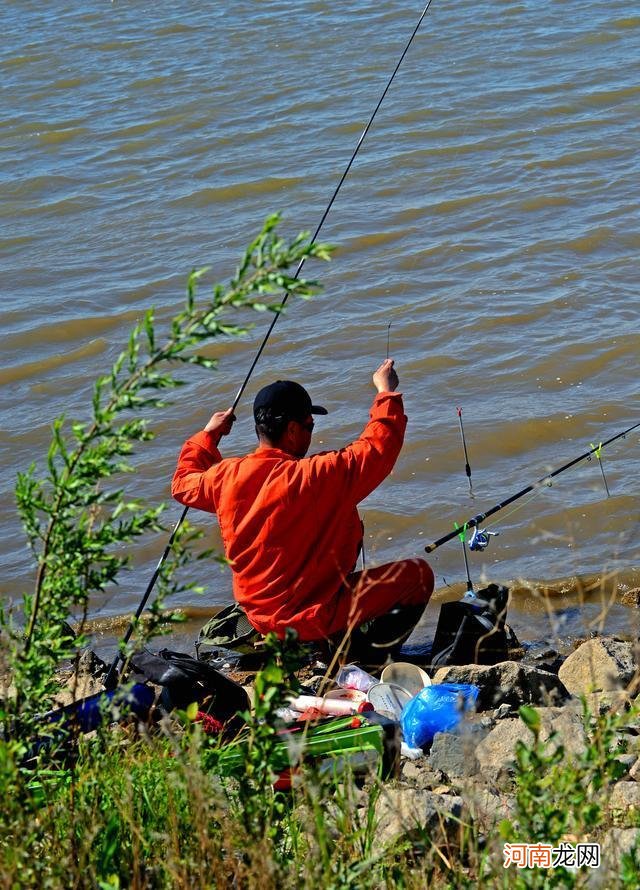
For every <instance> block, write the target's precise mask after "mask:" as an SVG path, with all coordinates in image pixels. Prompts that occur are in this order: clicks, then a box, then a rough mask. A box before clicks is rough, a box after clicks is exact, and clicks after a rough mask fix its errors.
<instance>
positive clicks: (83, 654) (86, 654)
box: [76, 649, 107, 677]
mask: <svg viewBox="0 0 640 890" xmlns="http://www.w3.org/2000/svg"><path fill="white" fill-rule="evenodd" d="M76 671H77V672H78V673H79V674H88V675H89V676H91V677H103V676H104V675H105V674H106V672H107V665H106V662H104V661H103V660H102V659H101V658H100V656H99V655H96V653H95V652H94V651H93V650H92V649H82V650H81V651H80V652H79V654H78V658H77V662H76Z"/></svg>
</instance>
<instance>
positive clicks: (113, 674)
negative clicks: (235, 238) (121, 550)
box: [105, 0, 433, 689]
mask: <svg viewBox="0 0 640 890" xmlns="http://www.w3.org/2000/svg"><path fill="white" fill-rule="evenodd" d="M432 2H433V0H428V2H427V4H426V6H425V7H424V9H423V10H422V13H421V14H420V17H419V19H418V22H417V24H416V26H415V28H414V29H413V31H412V33H411V36H410V37H409V40H408V41H407V43H406V44H405V47H404V49H403V50H402V53H401V54H400V58H399V59H398V62H397V63H396V66H395V68H394V69H393V72H392V74H391V76H390V77H389V79H388V80H387V83H386V86H385V88H384V90H383V91H382V94H381V96H380V98H379V99H378V102H377V104H376V106H375V108H374V109H373V112H372V114H371V116H370V118H369V120H368V122H367V124H366V126H365V128H364V130H363V131H362V133H361V135H360V138H359V139H358V142H357V144H356V147H355V148H354V150H353V152H352V154H351V157H350V158H349V162H348V164H347V166H346V167H345V169H344V172H343V173H342V176H341V177H340V179H339V181H338V184H337V186H336V187H335V189H334V191H333V194H332V195H331V198H330V200H329V203H328V204H327V206H326V208H325V210H324V213H323V214H322V216H321V218H320V222H319V223H318V225H317V226H316V230H315V232H314V233H313V236H312V238H311V241H310V242H309V243H310V244H311V245H312V244H315V242H316V239H317V237H318V235H319V234H320V230H321V229H322V227H323V225H324V222H325V220H326V218H327V216H328V215H329V211H330V210H331V208H332V207H333V204H334V202H335V200H336V198H337V197H338V193H339V191H340V189H341V188H342V185H343V183H344V181H345V179H346V178H347V176H348V175H349V171H350V170H351V167H352V165H353V162H354V161H355V159H356V157H357V155H358V152H359V151H360V147H361V146H362V143H363V142H364V140H365V139H366V137H367V134H368V132H369V130H370V129H371V126H372V124H373V122H374V120H375V118H376V115H377V114H378V111H379V109H380V106H381V105H382V103H383V102H384V100H385V98H386V95H387V93H388V92H389V89H390V87H391V84H392V83H393V81H394V79H395V76H396V74H397V73H398V71H399V70H400V66H401V65H402V63H403V61H404V57H405V56H406V55H407V53H408V52H409V47H410V46H411V44H412V43H413V40H414V37H415V36H416V34H417V33H418V30H419V28H420V25H421V24H422V22H423V20H424V18H425V16H426V14H427V13H428V11H429V7H430V6H431V4H432ZM305 259H306V257H302V259H301V260H300V262H299V264H298V267H297V269H296V271H295V274H294V276H293V279H294V281H295V280H296V279H297V278H298V276H299V275H300V272H301V271H302V267H303V266H304V262H305ZM288 299H289V291H287V292H286V293H285V294H284V296H283V297H282V300H281V302H280V305H279V306H278V307H276V311H275V313H274V316H273V319H272V320H271V323H270V325H269V327H268V328H267V332H266V334H265V335H264V338H263V340H262V342H261V344H260V346H259V348H258V351H257V352H256V355H255V358H254V359H253V361H252V362H251V365H250V366H249V370H248V371H247V374H246V377H245V378H244V380H243V382H242V385H241V386H240V389H239V390H238V392H237V393H236V397H235V399H234V400H233V404H232V406H231V410H232V412H235V409H236V407H237V405H238V403H239V401H240V399H241V398H242V395H243V393H244V391H245V389H246V388H247V384H248V383H249V380H250V379H251V375H252V374H253V371H254V369H255V367H256V365H257V364H258V361H259V359H260V356H261V355H262V353H263V351H264V348H265V346H266V345H267V342H268V340H269V338H270V337H271V333H272V331H273V329H274V327H275V326H276V322H277V321H278V318H279V317H280V314H281V313H282V310H283V309H284V307H285V305H286V303H287V300H288ZM188 512H189V507H185V508H184V509H183V511H182V513H181V514H180V518H179V519H178V521H177V523H176V524H175V526H174V528H173V531H172V532H171V536H170V538H169V541H168V542H167V546H166V547H165V549H164V552H163V553H162V556H161V557H160V559H159V560H158V565H157V566H156V568H155V571H154V573H153V575H152V576H151V579H150V581H149V583H148V585H147V587H146V590H145V592H144V594H143V597H142V600H141V601H140V605H139V606H138V608H137V609H136V612H135V616H134V618H133V619H132V621H131V623H130V625H129V627H128V628H127V632H126V633H125V635H124V637H123V638H122V641H121V643H120V646H119V647H118V652H117V654H116V657H115V658H114V660H113V663H112V664H111V667H110V668H109V671H108V672H107V675H106V677H105V687H106V688H107V689H109V687H110V686H111V687H113V686H114V685H115V684H117V682H118V664H119V662H120V661H121V660H122V659H123V653H122V650H123V648H124V647H125V646H126V644H127V643H128V642H129V639H130V638H131V635H132V633H133V631H134V628H135V625H136V622H137V621H138V619H139V618H140V616H141V615H142V613H143V611H144V609H145V607H146V605H147V601H148V599H149V597H150V596H151V593H152V591H153V588H154V587H155V584H156V581H157V580H158V576H159V575H160V572H161V570H162V566H163V565H164V563H165V561H166V560H167V557H168V556H169V553H170V552H171V547H172V546H173V543H174V541H175V539H176V536H177V534H178V531H179V529H180V527H181V526H182V523H183V522H184V520H185V518H186V516H187V513H188Z"/></svg>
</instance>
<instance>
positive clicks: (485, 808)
mask: <svg viewBox="0 0 640 890" xmlns="http://www.w3.org/2000/svg"><path fill="white" fill-rule="evenodd" d="M464 797H465V803H466V805H467V807H468V808H469V814H470V816H471V818H472V819H473V823H474V825H475V826H476V827H477V829H478V830H479V831H480V832H484V833H485V834H495V829H496V825H497V824H498V823H499V822H500V821H501V820H502V819H511V818H512V817H513V814H514V812H515V809H516V802H515V800H514V798H513V797H511V796H510V795H508V794H499V793H497V792H496V791H494V790H492V789H489V788H481V787H478V786H475V787H469V788H467V789H465V792H464Z"/></svg>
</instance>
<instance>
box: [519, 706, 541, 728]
mask: <svg viewBox="0 0 640 890" xmlns="http://www.w3.org/2000/svg"><path fill="white" fill-rule="evenodd" d="M518 714H519V715H520V719H521V720H522V721H523V723H524V724H525V726H526V727H527V728H528V729H530V730H531V732H533V733H535V734H536V735H538V733H539V732H540V726H541V721H540V714H539V712H538V711H536V709H535V708H532V707H531V706H530V705H521V706H520V708H519V709H518Z"/></svg>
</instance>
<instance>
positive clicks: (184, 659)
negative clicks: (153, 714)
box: [130, 649, 249, 723]
mask: <svg viewBox="0 0 640 890" xmlns="http://www.w3.org/2000/svg"><path fill="white" fill-rule="evenodd" d="M130 663H131V667H132V668H133V669H134V670H135V671H136V672H137V673H139V674H142V676H143V677H144V678H145V679H146V680H149V681H150V682H151V683H155V684H156V685H157V686H162V687H163V689H164V690H166V696H165V701H166V704H167V705H168V707H169V708H171V707H175V708H186V707H187V705H190V704H191V703H192V702H194V701H195V702H198V704H199V705H200V706H201V710H204V711H206V712H207V713H209V714H211V715H212V716H214V717H216V718H217V719H218V720H219V721H220V722H221V723H226V722H227V721H228V720H231V718H233V717H234V716H235V714H236V713H237V712H238V711H246V710H248V708H249V696H248V695H247V693H246V691H245V690H244V689H243V687H242V686H240V684H239V683H236V682H235V681H234V680H232V679H231V678H230V677H227V676H225V674H223V673H221V672H220V671H217V670H216V669H215V668H213V667H211V665H209V664H206V663H205V662H203V661H198V660H197V659H195V658H192V657H191V656H190V655H186V654H184V653H182V652H173V651H171V650H170V649H161V650H160V651H159V652H158V653H157V654H156V653H154V652H150V651H149V650H148V649H143V650H142V651H140V652H136V653H135V654H134V655H133V656H132V657H131V662H130Z"/></svg>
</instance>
